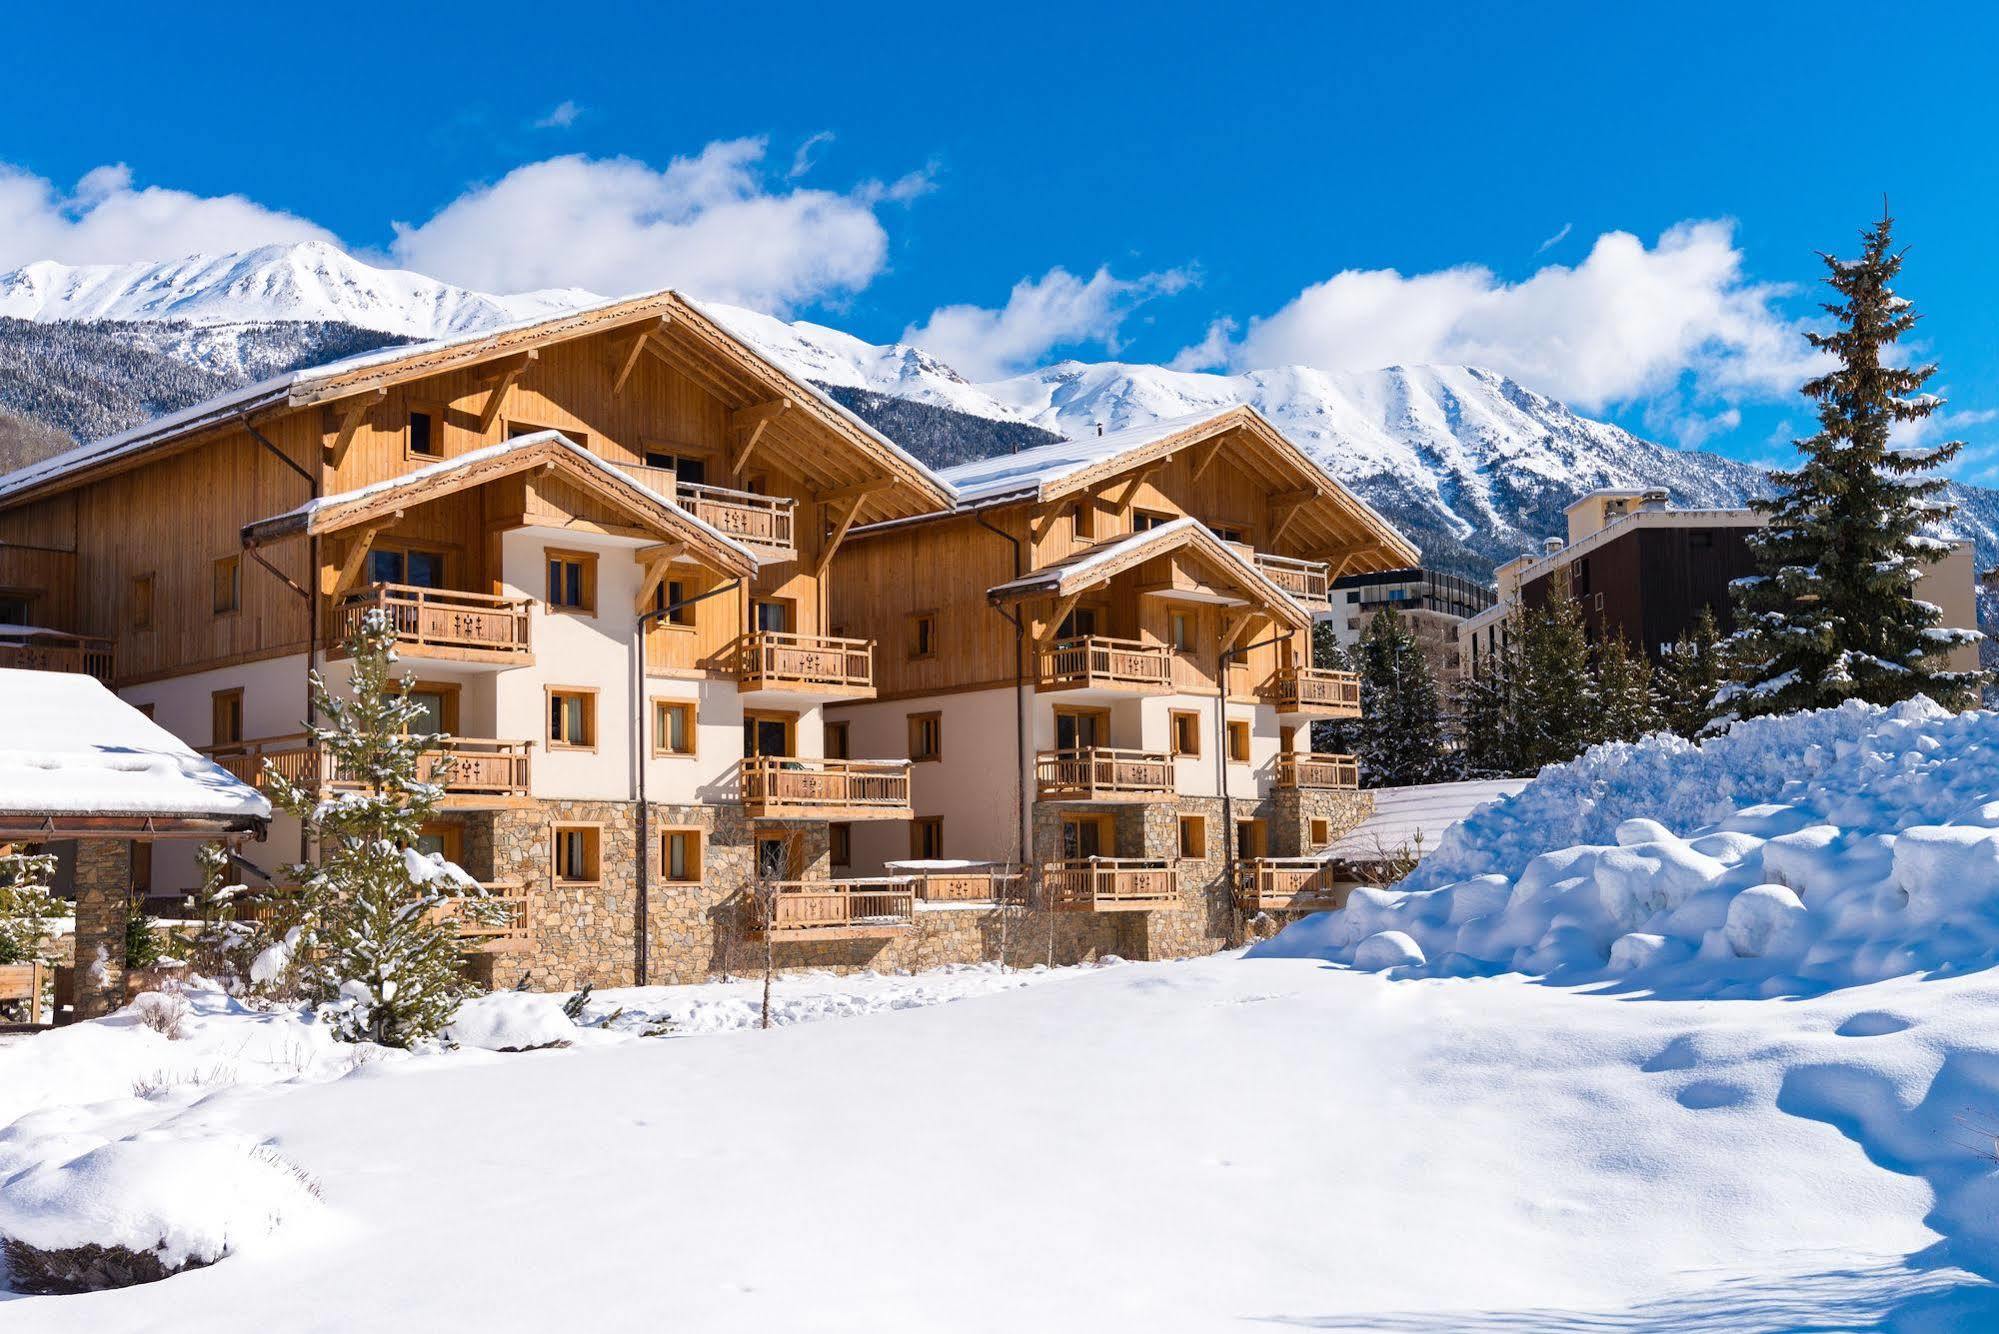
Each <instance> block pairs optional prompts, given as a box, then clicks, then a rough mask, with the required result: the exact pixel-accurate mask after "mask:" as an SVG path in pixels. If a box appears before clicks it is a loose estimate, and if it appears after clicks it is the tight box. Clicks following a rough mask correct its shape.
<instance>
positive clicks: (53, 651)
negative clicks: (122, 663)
mask: <svg viewBox="0 0 1999 1334" xmlns="http://www.w3.org/2000/svg"><path fill="white" fill-rule="evenodd" d="M116 647H117V641H116V640H112V639H104V638H100V637H98V636H96V635H75V634H70V633H69V632H68V631H65V630H43V629H41V628H39V627H26V626H23V627H21V628H20V629H10V630H6V631H0V667H14V668H19V669H21V670H23V671H35V672H78V673H81V674H82V675H85V676H94V677H96V678H97V679H98V680H100V681H102V682H104V683H105V684H107V685H109V684H110V682H111V668H112V655H113V653H114V652H115V650H116Z"/></svg>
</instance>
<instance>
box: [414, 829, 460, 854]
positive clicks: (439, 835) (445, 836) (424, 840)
mask: <svg viewBox="0 0 1999 1334" xmlns="http://www.w3.org/2000/svg"><path fill="white" fill-rule="evenodd" d="M414 846H415V848H416V850H417V851H418V852H421V853H423V854H424V855H425V856H429V855H431V854H432V853H435V854H437V855H438V856H440V857H442V858H444V860H446V861H448V862H452V863H454V864H456V863H462V862H463V861H464V860H465V826H464V825H458V824H446V823H444V822H443V821H441V820H440V821H436V822H433V823H431V824H427V825H425V826H424V827H423V828H422V829H421V830H419V831H418V832H417V836H416V843H415V845H414Z"/></svg>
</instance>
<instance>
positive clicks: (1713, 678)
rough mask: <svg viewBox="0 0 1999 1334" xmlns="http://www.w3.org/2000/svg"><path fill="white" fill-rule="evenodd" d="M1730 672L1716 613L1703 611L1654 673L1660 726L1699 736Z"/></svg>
mask: <svg viewBox="0 0 1999 1334" xmlns="http://www.w3.org/2000/svg"><path fill="white" fill-rule="evenodd" d="M1727 673H1728V655H1727V653H1726V652H1725V651H1724V648H1723V641H1722V637H1721V628H1720V627H1719V626H1717V625H1716V624H1715V620H1714V612H1713V610H1711V609H1709V608H1702V609H1701V614H1700V615H1699V617H1697V618H1696V619H1695V621H1694V624H1693V628H1692V629H1691V630H1689V631H1688V632H1687V633H1686V634H1684V635H1682V636H1681V637H1680V638H1679V639H1677V640H1675V641H1674V642H1672V643H1671V644H1668V645H1666V648H1665V651H1664V652H1663V653H1661V654H1660V655H1659V665H1658V666H1657V667H1656V668H1655V669H1654V670H1653V672H1652V705H1653V709H1654V711H1655V712H1657V713H1658V715H1659V721H1660V723H1661V725H1663V726H1665V727H1668V728H1671V729H1672V730H1673V731H1675V732H1677V733H1679V734H1680V735H1681V736H1683V737H1697V736H1699V735H1700V734H1701V733H1702V731H1703V730H1705V729H1706V727H1707V725H1708V722H1709V720H1710V719H1712V718H1713V717H1714V712H1715V702H1714V700H1715V696H1716V695H1717V694H1719V693H1720V691H1721V688H1722V686H1723V685H1724V684H1725V683H1726V682H1727V679H1728V676H1727Z"/></svg>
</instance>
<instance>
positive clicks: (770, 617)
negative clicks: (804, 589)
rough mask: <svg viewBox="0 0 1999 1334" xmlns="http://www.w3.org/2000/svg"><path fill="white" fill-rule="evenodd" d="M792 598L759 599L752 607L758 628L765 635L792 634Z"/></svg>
mask: <svg viewBox="0 0 1999 1334" xmlns="http://www.w3.org/2000/svg"><path fill="white" fill-rule="evenodd" d="M794 605H795V604H794V603H793V602H792V601H791V599H790V598H758V599H757V600H756V601H755V602H754V603H752V604H751V606H750V611H751V613H752V614H753V615H754V617H755V618H756V627H757V629H758V630H760V631H762V632H763V633H765V634H771V635H788V634H790V633H791V625H792V617H791V612H792V607H793V606H794Z"/></svg>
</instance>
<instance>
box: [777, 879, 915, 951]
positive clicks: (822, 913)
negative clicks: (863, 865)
mask: <svg viewBox="0 0 1999 1334" xmlns="http://www.w3.org/2000/svg"><path fill="white" fill-rule="evenodd" d="M915 922H916V894H915V891H914V890H913V889H912V888H911V886H910V882H909V881H908V880H906V879H903V878H900V877H896V878H891V879H877V880H783V881H775V882H765V883H764V884H762V885H760V886H758V887H757V888H756V889H754V890H752V891H751V893H750V929H751V931H752V932H753V933H755V934H757V935H759V936H761V935H766V934H768V935H770V936H772V937H775V938H776V939H778V940H814V939H834V938H845V939H861V938H866V937H872V936H892V935H895V934H896V933H897V932H900V931H906V930H908V929H909V928H910V927H911V926H912V925H914V924H915Z"/></svg>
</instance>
